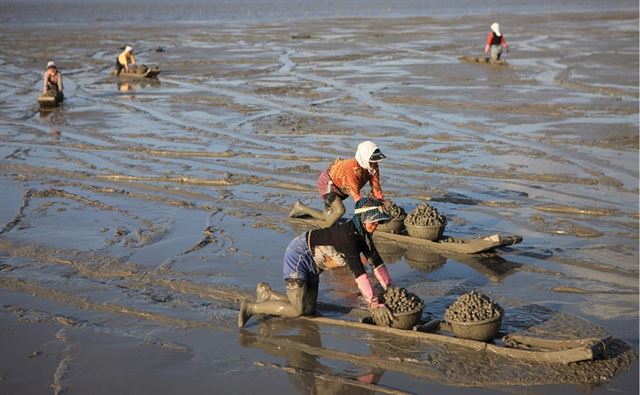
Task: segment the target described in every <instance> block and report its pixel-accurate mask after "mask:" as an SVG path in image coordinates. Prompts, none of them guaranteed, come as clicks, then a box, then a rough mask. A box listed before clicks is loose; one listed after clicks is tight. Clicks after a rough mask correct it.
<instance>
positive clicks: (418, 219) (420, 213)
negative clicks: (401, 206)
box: [404, 203, 447, 226]
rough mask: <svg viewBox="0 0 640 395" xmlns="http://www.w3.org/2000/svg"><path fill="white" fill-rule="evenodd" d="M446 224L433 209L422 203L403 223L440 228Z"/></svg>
mask: <svg viewBox="0 0 640 395" xmlns="http://www.w3.org/2000/svg"><path fill="white" fill-rule="evenodd" d="M446 222H447V220H446V219H445V217H444V216H442V215H441V214H440V213H439V212H438V210H437V209H436V208H435V207H433V206H431V205H429V204H427V203H422V204H421V205H419V206H418V207H416V208H415V210H413V211H412V212H411V214H409V215H408V216H407V218H406V219H405V222H404V223H405V224H408V225H417V226H442V225H444V224H445V223H446Z"/></svg>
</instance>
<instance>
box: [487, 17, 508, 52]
mask: <svg viewBox="0 0 640 395" xmlns="http://www.w3.org/2000/svg"><path fill="white" fill-rule="evenodd" d="M503 48H504V49H505V50H506V51H507V53H508V52H509V46H508V45H507V40H505V38H504V34H502V33H501V32H500V25H499V24H498V23H497V22H494V23H493V24H492V25H491V31H490V32H489V35H488V36H487V43H486V44H485V46H484V53H487V52H489V50H491V60H493V61H496V60H500V56H502V50H503Z"/></svg>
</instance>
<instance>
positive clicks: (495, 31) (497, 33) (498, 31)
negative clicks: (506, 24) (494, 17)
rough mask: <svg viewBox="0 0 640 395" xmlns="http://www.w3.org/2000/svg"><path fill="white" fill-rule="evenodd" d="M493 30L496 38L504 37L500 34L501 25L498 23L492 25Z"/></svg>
mask: <svg viewBox="0 0 640 395" xmlns="http://www.w3.org/2000/svg"><path fill="white" fill-rule="evenodd" d="M491 30H492V31H493V32H494V33H495V34H496V36H498V37H500V36H502V33H500V25H499V24H498V22H493V24H492V25H491Z"/></svg>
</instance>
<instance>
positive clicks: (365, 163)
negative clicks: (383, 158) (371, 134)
mask: <svg viewBox="0 0 640 395" xmlns="http://www.w3.org/2000/svg"><path fill="white" fill-rule="evenodd" d="M377 149H378V146H377V145H376V144H374V143H373V142H372V141H369V140H367V141H363V142H362V143H360V144H358V150H357V151H356V162H358V164H359V165H360V167H362V168H365V169H367V171H369V172H371V165H370V164H369V158H371V154H373V151H375V150H377Z"/></svg>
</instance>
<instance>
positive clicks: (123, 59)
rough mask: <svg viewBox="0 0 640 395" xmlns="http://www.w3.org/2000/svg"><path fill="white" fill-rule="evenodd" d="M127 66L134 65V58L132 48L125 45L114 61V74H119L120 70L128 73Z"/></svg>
mask: <svg viewBox="0 0 640 395" xmlns="http://www.w3.org/2000/svg"><path fill="white" fill-rule="evenodd" d="M129 64H136V58H135V56H133V48H131V47H130V46H128V45H127V46H126V47H125V48H124V51H122V53H121V54H120V55H118V58H117V59H116V74H120V72H121V71H122V69H124V71H125V72H129Z"/></svg>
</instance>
